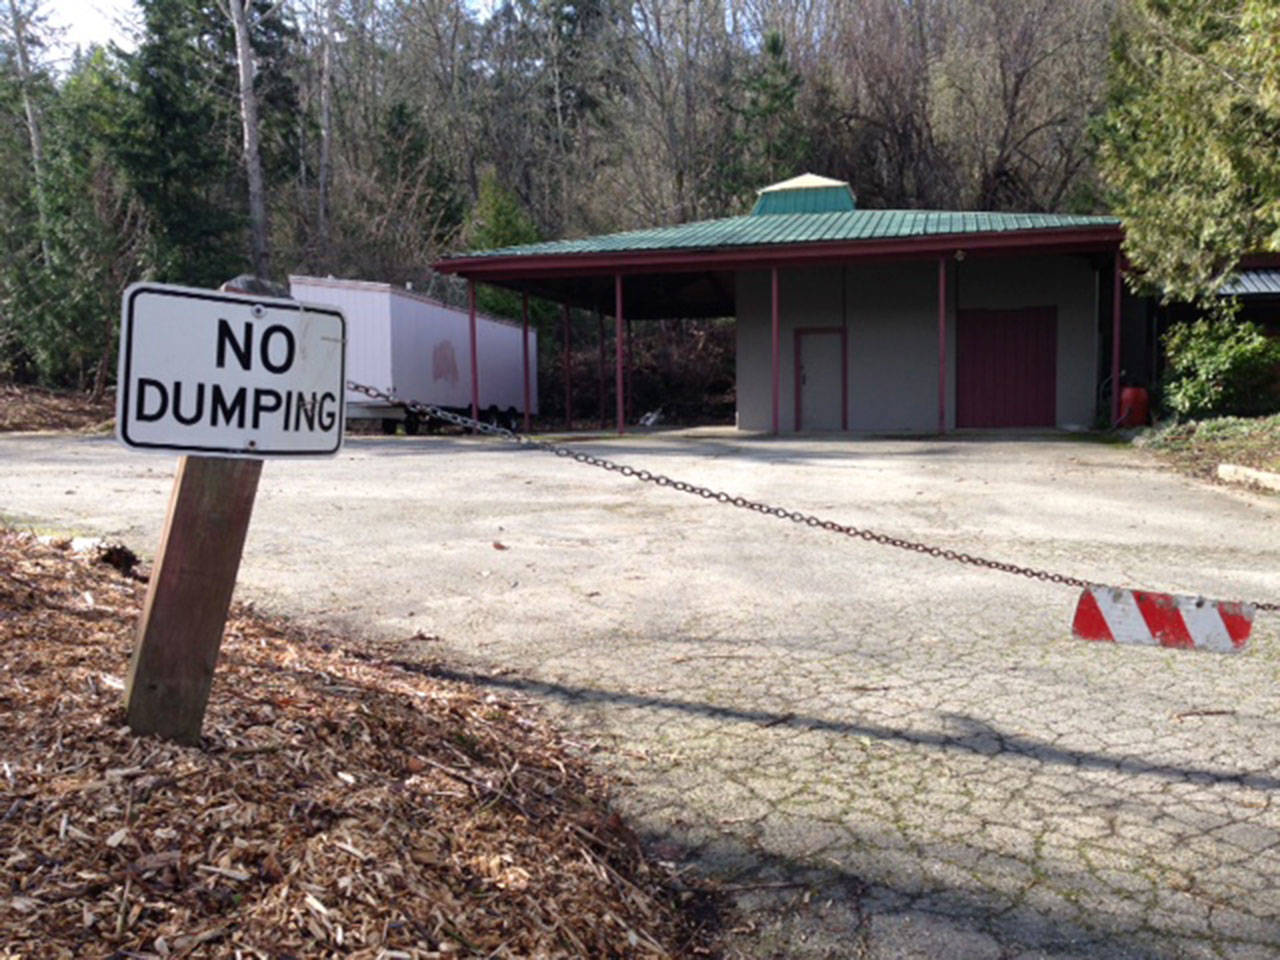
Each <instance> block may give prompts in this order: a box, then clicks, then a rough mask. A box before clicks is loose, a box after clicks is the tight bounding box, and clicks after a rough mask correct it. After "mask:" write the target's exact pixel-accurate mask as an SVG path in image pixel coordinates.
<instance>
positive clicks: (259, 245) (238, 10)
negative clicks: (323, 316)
mask: <svg viewBox="0 0 1280 960" xmlns="http://www.w3.org/2000/svg"><path fill="white" fill-rule="evenodd" d="M11 2H12V0H11ZM245 3H246V0H228V5H229V6H230V8H231V25H232V27H234V29H235V34H236V58H237V59H238V60H239V64H240V120H241V123H242V125H243V127H244V166H245V172H246V174H247V175H248V178H249V237H250V242H251V244H252V246H253V272H254V275H255V276H258V277H260V278H262V279H264V280H266V279H269V278H270V276H271V253H270V250H269V249H268V247H267V200H266V190H265V188H264V187H263V184H262V157H261V155H260V153H259V151H258V95H257V93H256V92H255V91H254V89H253V74H254V63H253V50H252V48H251V47H250V46H249V22H248V11H247V10H246V9H245Z"/></svg>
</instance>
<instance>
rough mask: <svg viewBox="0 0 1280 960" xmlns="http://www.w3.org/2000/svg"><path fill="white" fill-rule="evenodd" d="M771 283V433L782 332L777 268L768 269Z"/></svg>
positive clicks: (775, 428) (778, 391)
mask: <svg viewBox="0 0 1280 960" xmlns="http://www.w3.org/2000/svg"><path fill="white" fill-rule="evenodd" d="M770 285H771V288H772V289H771V301H772V307H771V318H772V321H771V322H772V324H773V340H772V343H773V433H774V436H777V433H778V417H779V413H778V411H779V402H780V396H781V386H780V384H781V378H782V332H781V329H780V326H779V323H778V268H777V267H774V268H773V269H772V271H770Z"/></svg>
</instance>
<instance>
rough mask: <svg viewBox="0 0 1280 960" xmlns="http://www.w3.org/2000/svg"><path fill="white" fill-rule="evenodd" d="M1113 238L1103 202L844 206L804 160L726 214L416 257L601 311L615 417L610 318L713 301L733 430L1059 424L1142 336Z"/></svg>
mask: <svg viewBox="0 0 1280 960" xmlns="http://www.w3.org/2000/svg"><path fill="white" fill-rule="evenodd" d="M1120 241H1121V230H1120V223H1119V221H1118V220H1116V219H1115V218H1112V217H1100V216H1074V215H1065V214H1042V213H980V212H968V211H926V210H866V209H859V208H858V206H857V202H856V198H855V197H854V194H853V192H852V190H851V189H850V188H849V185H848V184H847V183H845V182H843V181H838V180H831V179H828V178H825V177H818V176H815V175H813V174H804V175H802V176H799V177H795V178H792V179H791V180H786V181H783V182H781V183H777V184H773V185H772V186H768V187H765V188H764V189H762V190H760V191H759V194H758V199H757V201H756V204H755V206H754V208H753V209H752V211H751V213H749V214H747V215H745V216H739V217H726V218H722V219H717V220H706V221H699V222H695V223H684V224H678V225H674V226H668V227H654V228H649V229H644V230H632V231H627V232H623V233H612V234H603V235H599V236H592V237H583V238H579V239H569V240H556V241H550V242H546V243H535V244H527V245H524V246H518V247H508V248H504V249H497V250H484V251H479V252H474V253H468V254H465V255H459V256H456V257H450V258H447V259H445V260H442V261H441V262H439V263H438V264H436V268H437V269H438V270H441V271H443V272H446V273H452V274H457V275H459V276H462V277H464V278H466V279H467V280H469V281H471V283H472V284H473V285H474V284H476V283H489V284H494V285H496V286H500V287H504V288H507V289H509V290H514V291H517V292H521V293H525V294H529V295H531V296H536V297H541V298H544V299H547V300H551V301H554V302H558V303H561V304H563V305H565V306H566V308H567V307H570V306H572V307H578V308H586V309H591V310H597V311H600V312H601V313H605V314H610V315H612V316H613V317H614V318H615V323H616V327H617V347H618V349H617V358H616V359H617V373H618V391H617V397H618V423H619V429H622V428H623V426H624V425H623V422H622V420H623V418H622V411H623V409H624V404H623V393H622V386H623V376H622V372H623V371H622V357H623V350H622V344H623V337H624V336H625V321H627V320H641V319H651V318H664V317H722V316H728V317H734V318H735V320H736V329H737V418H738V426H739V427H740V428H742V429H745V430H757V431H772V432H792V431H815V430H853V431H868V432H896V431H903V432H913V433H925V432H946V431H948V430H951V429H956V428H1009V427H1039V428H1044V427H1047V428H1055V427H1057V428H1065V427H1073V426H1087V425H1091V424H1092V423H1094V422H1095V420H1096V419H1097V418H1098V417H1099V415H1101V416H1103V417H1106V416H1114V415H1115V414H1116V413H1117V412H1118V407H1117V405H1116V403H1115V402H1114V401H1112V402H1111V403H1110V404H1109V405H1106V404H1104V406H1106V407H1107V408H1106V409H1102V410H1100V409H1099V397H1100V396H1104V395H1109V394H1110V393H1115V392H1116V391H1111V390H1110V384H1112V383H1115V382H1117V381H1118V380H1119V374H1120V368H1121V360H1122V357H1123V356H1124V352H1125V351H1126V350H1132V351H1134V352H1135V353H1138V354H1140V353H1141V352H1142V351H1144V350H1146V349H1147V347H1148V345H1149V344H1148V343H1147V341H1146V340H1145V339H1144V338H1145V337H1147V336H1148V334H1147V332H1146V330H1145V327H1144V325H1143V324H1142V323H1141V322H1134V323H1132V328H1133V330H1132V332H1133V337H1132V338H1131V339H1132V341H1133V342H1132V345H1130V344H1129V343H1128V341H1123V345H1122V334H1123V333H1124V328H1125V326H1126V325H1127V324H1122V320H1124V319H1125V317H1122V304H1125V303H1127V301H1126V300H1125V299H1124V297H1123V291H1122V284H1121V279H1120V272H1119V270H1118V264H1119V257H1120V253H1119V250H1120ZM1132 309H1133V308H1132V307H1131V306H1125V307H1124V310H1125V311H1126V315H1127V312H1129V311H1131V310H1132ZM1134 316H1135V321H1137V320H1139V319H1140V318H1137V316H1136V313H1135V315H1134Z"/></svg>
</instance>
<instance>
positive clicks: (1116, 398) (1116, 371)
mask: <svg viewBox="0 0 1280 960" xmlns="http://www.w3.org/2000/svg"><path fill="white" fill-rule="evenodd" d="M1123 272H1124V271H1123V269H1122V265H1121V262H1120V251H1119V249H1117V250H1116V269H1115V277H1114V282H1113V283H1112V285H1111V286H1112V289H1111V425H1112V426H1113V427H1114V426H1115V425H1116V424H1117V423H1119V422H1120V307H1121V298H1122V294H1123V292H1124V283H1123V280H1122V274H1123Z"/></svg>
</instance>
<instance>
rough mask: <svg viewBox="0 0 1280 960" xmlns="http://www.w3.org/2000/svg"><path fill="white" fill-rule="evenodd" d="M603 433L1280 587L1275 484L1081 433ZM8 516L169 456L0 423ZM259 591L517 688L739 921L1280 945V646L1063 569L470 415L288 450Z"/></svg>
mask: <svg viewBox="0 0 1280 960" xmlns="http://www.w3.org/2000/svg"><path fill="white" fill-rule="evenodd" d="M586 446H587V448H588V449H591V450H592V451H594V452H599V453H602V454H604V455H609V456H615V457H617V458H618V459H620V460H623V461H625V462H628V463H631V464H633V465H635V466H637V467H640V466H643V467H646V468H648V469H650V470H654V471H661V472H664V473H667V474H669V475H671V476H673V477H678V478H681V479H686V480H689V481H691V482H697V483H705V484H708V485H711V486H716V487H722V488H724V489H726V490H728V491H730V492H732V493H735V494H741V495H744V496H748V497H753V498H758V499H762V500H766V501H769V502H772V503H777V504H779V505H782V506H788V507H793V508H796V509H801V510H806V511H810V512H814V513H818V514H821V515H824V516H830V517H831V518H832V519H836V520H840V521H843V522H851V523H856V524H858V525H860V526H870V527H873V528H876V529H880V530H884V531H885V532H888V533H893V534H896V535H900V536H906V537H912V538H915V539H920V540H925V541H927V542H930V543H936V544H938V545H940V546H944V547H950V548H953V549H957V550H964V551H968V552H970V553H981V554H983V555H986V556H990V557H993V558H996V559H1002V560H1009V561H1013V562H1016V563H1021V564H1029V565H1035V566H1043V567H1048V568H1050V569H1053V570H1057V571H1061V572H1063V573H1070V574H1075V575H1079V576H1085V577H1088V578H1091V579H1098V580H1103V581H1107V582H1116V583H1119V584H1126V585H1134V586H1143V587H1146V588H1150V589H1168V590H1176V591H1180V592H1191V593H1204V594H1206V595H1211V596H1221V597H1224V598H1239V597H1243V598H1245V599H1275V598H1276V597H1278V596H1280V506H1278V505H1277V503H1276V501H1275V498H1266V497H1261V496H1258V495H1254V494H1251V493H1248V492H1246V491H1235V490H1228V489H1224V488H1214V487H1210V486H1208V485H1205V484H1202V483H1199V482H1197V481H1194V480H1191V479H1188V478H1185V477H1181V476H1178V475H1175V474H1171V473H1169V472H1167V471H1164V470H1162V469H1160V468H1159V467H1158V466H1156V465H1155V464H1154V463H1153V461H1152V460H1151V459H1149V457H1148V455H1146V454H1144V453H1142V452H1141V451H1134V450H1130V449H1126V448H1122V447H1115V446H1106V445H1099V444H1093V443H1086V442H1079V441H1073V440H1067V439H1062V440H1058V439H1053V440H1039V439H1030V438H995V439H983V440H976V439H958V440H954V441H943V442H922V441H909V440H902V441H850V440H843V439H842V440H834V439H833V440H825V439H789V440H751V439H743V438H740V437H738V436H736V435H734V434H732V433H730V432H717V431H693V432H690V433H684V434H660V435H655V436H650V437H644V438H623V439H621V440H611V441H607V442H593V443H590V444H587V445H586ZM0 462H3V463H4V464H5V469H4V470H3V471H0V513H4V514H5V515H6V516H8V517H9V518H10V519H14V520H17V521H19V522H27V523H31V524H33V525H36V526H39V527H41V528H59V529H65V530H73V531H75V532H84V533H96V534H104V535H110V536H115V537H120V538H122V539H124V540H125V541H126V542H128V543H129V544H130V545H131V546H132V547H133V548H134V549H136V550H137V551H138V552H139V553H143V554H150V553H152V552H153V551H154V548H155V543H156V539H157V537H158V535H159V529H160V525H161V523H162V521H163V515H164V508H165V503H166V501H167V497H168V494H169V489H170V486H171V478H172V472H173V465H174V461H173V458H171V457H158V456H149V455H143V454H134V453H128V452H125V451H123V450H121V449H119V448H118V447H116V446H115V445H114V444H112V443H111V442H110V441H109V440H104V439H94V438H74V439H72V438H47V437H18V436H11V437H0ZM239 595H240V596H242V597H243V598H247V599H251V600H254V601H255V602H257V603H259V604H261V605H263V606H264V607H266V608H268V609H272V610H279V611H281V612H288V613H292V614H296V615H299V616H301V617H303V618H305V619H310V620H313V621H315V622H317V623H325V624H335V623H336V624H342V625H346V626H354V627H357V628H360V629H366V630H369V631H371V632H373V633H375V634H377V635H378V636H379V637H380V638H382V639H383V640H393V641H394V640H398V641H401V648H402V649H403V650H404V652H405V653H406V654H408V655H416V656H420V657H424V658H431V659H433V660H438V661H441V662H444V663H447V664H449V665H450V666H449V667H448V668H447V669H449V670H452V671H454V672H456V673H457V674H459V675H466V676H467V677H469V678H471V679H473V680H476V681H478V682H481V683H484V684H487V685H489V686H491V687H492V688H494V689H495V690H517V691H520V692H523V693H528V694H531V695H535V696H537V697H538V698H540V699H541V700H543V701H544V702H547V703H549V704H552V705H554V706H556V707H558V708H559V709H561V710H562V711H563V718H564V719H565V720H566V721H567V722H568V723H570V724H572V725H574V727H575V729H577V730H578V731H579V732H578V736H579V737H580V738H581V739H582V740H583V742H586V743H588V744H591V743H594V744H596V745H597V747H598V748H599V750H600V754H599V755H600V757H601V758H603V759H604V761H605V762H607V763H609V764H610V765H611V766H612V767H613V768H614V770H615V771H616V772H617V773H618V774H619V775H620V776H622V777H624V778H626V780H627V781H628V782H629V783H630V788H629V790H628V791H627V793H626V794H625V795H624V796H623V797H621V798H620V802H621V803H622V805H623V807H624V810H625V812H626V813H627V814H628V815H629V816H630V817H631V818H632V820H633V822H636V823H637V824H638V825H639V826H640V827H641V828H642V829H643V830H645V831H647V833H648V834H649V836H650V837H651V839H652V841H653V842H654V843H655V844H656V845H657V848H658V849H659V852H660V854H661V855H663V856H665V857H668V858H670V859H672V860H673V861H678V862H684V861H688V863H690V864H692V865H693V866H694V867H695V868H696V869H697V870H700V871H703V872H705V873H707V874H709V875H711V876H712V877H714V878H715V879H716V880H717V881H718V882H719V883H721V884H726V885H728V886H730V887H732V888H736V889H737V890H738V892H739V898H740V906H742V907H743V908H744V909H745V910H747V911H748V915H749V916H750V917H751V918H752V919H751V923H750V925H749V926H748V927H744V929H743V930H741V931H740V932H739V937H740V941H741V942H740V944H739V946H740V948H741V949H742V950H743V951H744V952H746V953H747V954H748V955H750V956H761V957H769V956H788V957H827V956H830V957H848V956H865V957H913V956H921V957H929V956H941V955H949V956H965V957H992V958H997V957H1022V956H1025V957H1034V956H1052V957H1104V958H1110V957H1116V958H1119V957H1181V956H1186V957H1199V956H1205V957H1210V956H1212V957H1223V956H1226V957H1233V956H1240V957H1245V956H1250V957H1280V948H1277V946H1276V944H1278V943H1280V887H1278V886H1277V885H1278V884H1280V880H1278V879H1277V878H1280V810H1278V809H1277V805H1276V804H1277V800H1276V798H1277V797H1278V796H1280V737H1278V736H1277V734H1278V733H1280V730H1278V729H1277V727H1278V726H1280V724H1278V723H1277V721H1276V720H1275V719H1274V718H1275V717H1276V716H1277V715H1280V684H1278V683H1277V680H1280V654H1278V653H1277V650H1278V647H1277V642H1278V641H1280V635H1278V634H1277V622H1276V620H1275V618H1271V619H1264V618H1260V619H1259V620H1258V622H1257V625H1256V627H1255V634H1254V639H1253V641H1252V643H1251V646H1250V649H1249V650H1248V651H1247V652H1246V653H1244V654H1243V655H1240V656H1235V657H1223V656H1213V655H1208V654H1192V653H1186V652H1182V651H1165V650H1151V649H1134V648H1110V647H1102V646H1096V645H1092V646H1090V645H1082V644H1079V643H1078V642H1076V641H1073V640H1072V639H1071V638H1070V635H1069V624H1070V617H1071V612H1072V609H1073V606H1074V601H1075V595H1074V593H1073V592H1072V591H1070V590H1063V589H1062V588H1058V587H1053V586H1051V585H1046V584H1043V583H1039V582H1035V581H1028V580H1024V579H1023V578H1018V577H1010V576H1004V575H998V574H992V573H988V572H983V571H979V570H977V569H974V568H969V567H962V566H955V565H948V564H942V563H940V562H939V561H936V560H933V559H931V558H928V557H921V556H917V555H914V554H908V553H903V552H901V551H892V550H887V549H886V548H883V547H878V546H875V545H871V544H865V543H858V542H848V541H846V540H844V539H841V538H837V537H833V536H831V535H829V534H824V533H823V532H821V531H815V530H811V529H808V528H805V527H799V526H796V525H793V524H789V523H783V522H780V521H777V520H770V519H765V518H761V517H759V516H757V515H754V514H750V513H747V512H745V511H739V510H733V509H729V508H725V507H720V506H717V505H715V504H707V503H703V502H702V501H699V500H695V499H693V498H689V497H687V496H681V495H680V494H678V493H675V492H672V491H669V490H662V489H650V488H648V487H645V486H642V485H640V484H637V483H635V482H634V481H628V480H626V479H623V478H619V477H617V476H613V475H606V474H604V473H602V472H600V471H592V470H590V469H587V468H584V467H579V466H576V465H574V464H571V463H566V462H564V461H560V460H557V459H555V458H552V457H548V456H546V455H545V454H539V453H537V452H535V451H514V450H508V449H505V448H502V447H499V446H495V445H494V444H492V443H490V442H486V441H482V440H476V439H469V438H440V437H424V438H411V439H410V438H400V439H397V438H360V439H354V440H352V441H351V442H349V444H348V446H347V447H346V449H345V450H344V451H343V453H342V454H341V455H340V456H339V457H338V458H336V459H333V460H328V461H309V462H296V463H288V464H285V463H270V464H268V465H267V468H266V470H265V471H264V474H263V480H262V486H261V491H260V494H259V501H258V506H257V511H256V513H255V517H254V522H253V526H252V528H251V531H250V536H249V542H248V545H247V547H246V556H245V561H244V565H243V568H242V577H241V589H240V594H239Z"/></svg>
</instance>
